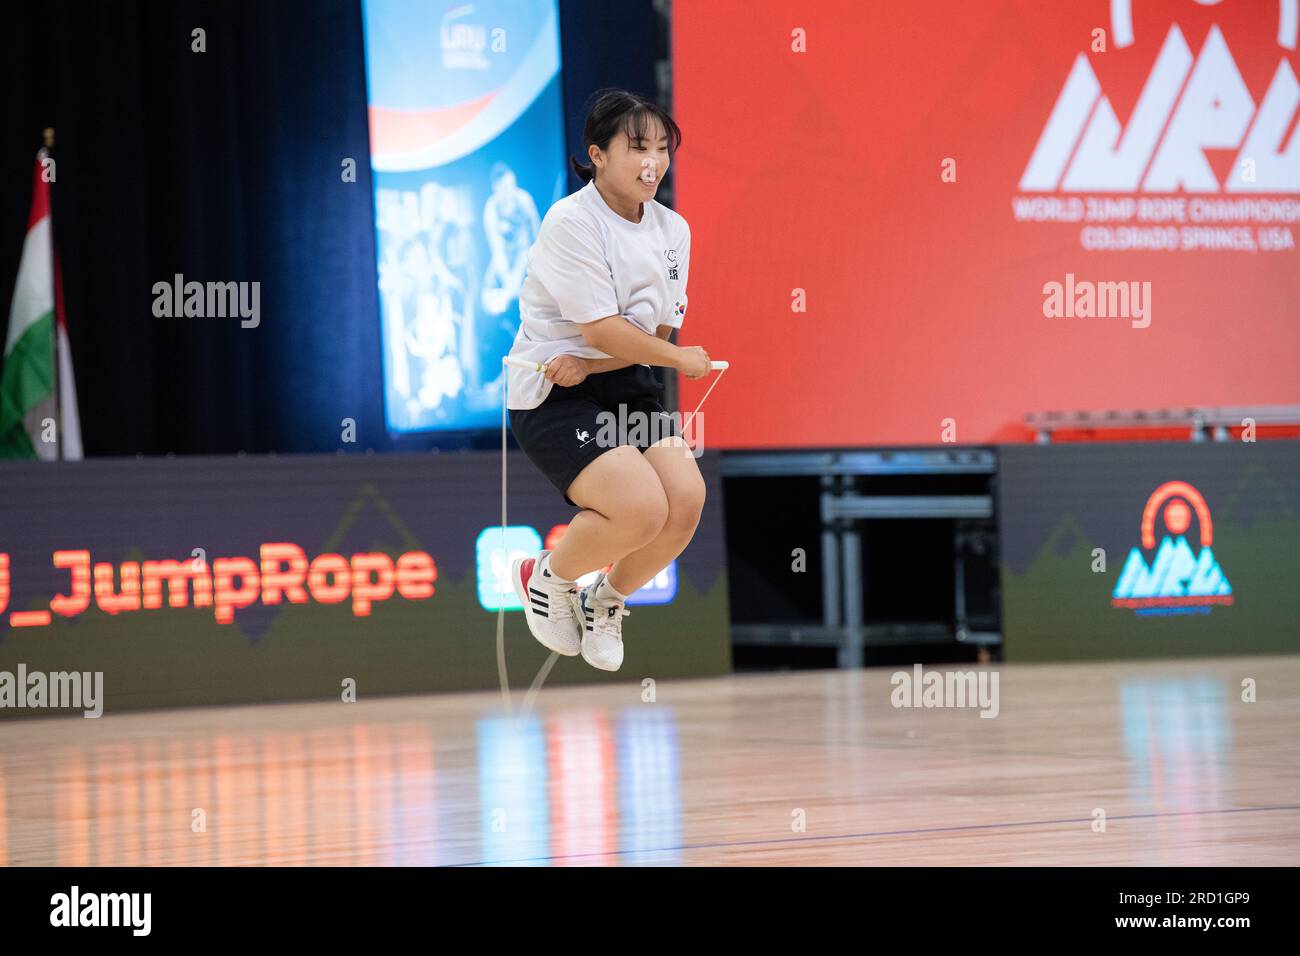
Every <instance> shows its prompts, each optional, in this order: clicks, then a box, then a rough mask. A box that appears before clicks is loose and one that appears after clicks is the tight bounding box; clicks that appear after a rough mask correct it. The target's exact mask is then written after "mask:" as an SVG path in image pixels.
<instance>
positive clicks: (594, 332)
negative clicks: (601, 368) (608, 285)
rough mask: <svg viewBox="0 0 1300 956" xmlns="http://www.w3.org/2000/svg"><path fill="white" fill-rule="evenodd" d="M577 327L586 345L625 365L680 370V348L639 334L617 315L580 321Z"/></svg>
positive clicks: (637, 329) (656, 337)
mask: <svg viewBox="0 0 1300 956" xmlns="http://www.w3.org/2000/svg"><path fill="white" fill-rule="evenodd" d="M578 328H579V330H580V331H581V332H582V337H583V338H584V339H586V340H587V342H588V343H589V344H591V345H593V346H595V347H596V348H598V349H600V351H602V352H604V353H605V354H606V355H610V356H613V357H614V358H616V359H619V360H620V361H626V362H627V363H628V364H629V365H631V364H632V363H634V362H644V363H645V364H646V365H660V366H664V367H667V368H679V367H680V363H681V361H682V351H683V350H682V349H680V348H678V347H677V346H676V345H673V344H672V343H671V342H668V341H666V340H665V339H664V338H663V337H661V336H658V335H648V334H646V333H645V332H642V331H641V330H640V329H639V328H637V327H636V326H635V325H633V324H632V323H631V322H629V321H628V320H627V319H625V318H624V317H623V316H621V315H607V316H605V318H603V319H596V320H595V321H594V322H583V323H581V324H580V325H579V326H578Z"/></svg>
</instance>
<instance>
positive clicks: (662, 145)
mask: <svg viewBox="0 0 1300 956" xmlns="http://www.w3.org/2000/svg"><path fill="white" fill-rule="evenodd" d="M645 133H646V138H645V139H644V140H639V141H638V140H631V141H629V140H628V137H627V133H626V132H624V131H622V130H620V131H619V134H618V135H617V136H615V137H614V138H613V139H612V140H610V142H609V149H607V150H605V151H604V152H601V150H600V147H598V146H595V145H593V146H592V147H591V149H589V150H588V153H589V155H590V157H591V161H592V162H593V163H595V164H596V166H597V169H598V174H597V175H599V176H600V185H601V187H602V188H606V189H609V190H611V191H612V192H613V193H614V194H615V195H617V196H620V197H622V198H623V199H625V200H627V201H628V202H630V203H639V202H647V201H648V200H651V199H654V197H655V193H656V192H657V191H658V190H659V184H660V183H661V182H663V181H664V174H665V173H667V172H668V164H669V158H668V134H667V132H665V130H664V128H663V124H662V123H660V122H659V121H658V120H652V121H651V122H649V123H647V124H646V130H645ZM602 162H603V165H602Z"/></svg>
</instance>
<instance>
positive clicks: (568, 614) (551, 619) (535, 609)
mask: <svg viewBox="0 0 1300 956" xmlns="http://www.w3.org/2000/svg"><path fill="white" fill-rule="evenodd" d="M550 553H551V552H550V551H549V550H544V551H539V552H538V554H537V557H535V558H516V559H515V560H514V561H513V562H512V563H511V565H510V582H511V584H513V585H514V588H515V594H517V595H519V600H520V602H522V604H523V606H524V618H525V620H527V621H528V630H530V631H532V632H533V637H535V638H537V641H538V643H539V644H541V645H542V646H543V647H545V648H546V649H547V650H552V651H555V653H557V654H563V655H564V656H565V657H577V656H578V653H579V651H580V650H581V649H582V624H581V621H580V618H579V616H578V611H579V604H578V585H577V584H573V583H570V584H568V585H561V584H554V583H552V582H551V581H548V580H546V577H545V576H544V575H542V574H537V573H536V571H537V567H538V565H540V564H541V563H542V558H544V557H545V556H546V555H548V554H550Z"/></svg>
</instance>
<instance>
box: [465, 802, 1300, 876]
mask: <svg viewBox="0 0 1300 956" xmlns="http://www.w3.org/2000/svg"><path fill="white" fill-rule="evenodd" d="M1279 810H1283V811H1285V810H1300V804H1294V805H1291V804H1287V805H1282V806H1276V807H1235V808H1231V809H1224V810H1179V811H1176V812H1174V813H1126V814H1123V815H1118V814H1116V815H1112V816H1108V817H1107V818H1106V821H1107V822H1108V823H1109V822H1112V821H1115V820H1150V819H1156V818H1160V819H1168V818H1172V817H1199V816H1214V815H1216V814H1224V813H1270V812H1276V811H1279ZM1092 822H1093V819H1092V817H1072V818H1065V819H1060V820H1021V821H1016V822H1011V823H969V824H962V825H960V826H951V827H916V828H913V829H908V830H874V831H873V830H869V831H866V832H863V833H837V834H827V835H826V836H804V837H783V838H781V839H779V840H776V839H773V840H735V841H730V842H724V841H718V842H714V843H686V844H682V845H680V846H665V847H650V848H647V849H643V850H606V851H604V852H602V853H569V854H564V855H550V856H530V857H517V858H514V859H507V860H480V861H478V862H475V863H449V864H447V866H448V867H462V866H489V865H496V864H501V863H544V862H546V861H547V860H581V859H584V858H589V857H602V856H630V855H634V854H638V853H675V852H680V851H683V850H715V849H726V848H728V847H743V846H767V845H779V844H788V843H820V842H823V841H826V840H866V839H873V838H877V837H895V836H914V835H916V834H921V833H963V832H969V831H972V830H1006V829H1011V828H1014V827H1040V826H1051V825H1053V824H1058V823H1086V824H1089V825H1091V824H1092Z"/></svg>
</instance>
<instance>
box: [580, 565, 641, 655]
mask: <svg viewBox="0 0 1300 956" xmlns="http://www.w3.org/2000/svg"><path fill="white" fill-rule="evenodd" d="M603 580H605V573H604V572H603V571H602V572H601V573H600V574H599V575H598V576H597V577H596V580H595V581H593V582H592V583H591V584H590V585H588V586H587V587H585V588H583V589H582V590H581V591H580V592H579V593H578V601H577V603H578V607H579V609H580V610H581V613H582V659H583V660H584V661H586V662H587V663H588V664H590V665H591V666H592V667H595V668H598V669H600V670H602V671H616V670H618V669H619V668H620V667H622V666H623V618H625V617H627V616H628V615H629V614H631V613H632V612H631V611H629V610H627V609H626V608H625V607H623V605H621V604H600V603H598V602H596V601H595V600H594V599H593V596H594V595H595V593H596V588H598V587H600V582H601V581H603Z"/></svg>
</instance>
